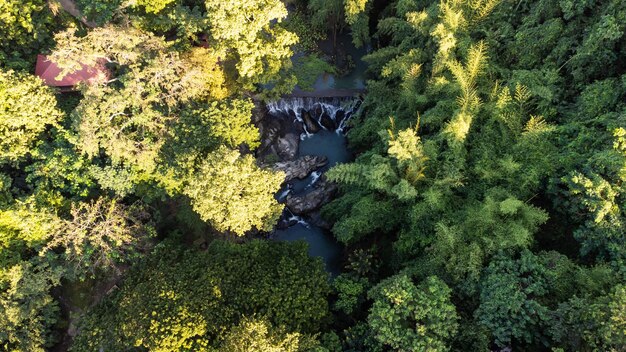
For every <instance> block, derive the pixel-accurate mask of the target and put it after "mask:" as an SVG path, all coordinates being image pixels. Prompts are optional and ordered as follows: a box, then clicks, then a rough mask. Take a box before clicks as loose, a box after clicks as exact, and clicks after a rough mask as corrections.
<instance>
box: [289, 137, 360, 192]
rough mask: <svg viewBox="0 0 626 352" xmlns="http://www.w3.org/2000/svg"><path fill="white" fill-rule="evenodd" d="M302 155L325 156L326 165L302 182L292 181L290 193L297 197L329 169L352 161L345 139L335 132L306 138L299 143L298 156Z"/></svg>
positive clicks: (310, 187) (311, 186)
mask: <svg viewBox="0 0 626 352" xmlns="http://www.w3.org/2000/svg"><path fill="white" fill-rule="evenodd" d="M303 155H319V156H325V157H326V158H327V160H328V164H326V166H324V167H323V168H321V169H319V170H317V172H313V173H311V174H310V175H309V176H308V177H307V178H305V179H303V180H294V181H292V193H293V194H297V195H299V194H302V193H306V191H308V190H310V189H312V188H313V186H314V185H315V182H316V181H318V180H319V177H320V176H321V174H322V173H324V172H326V171H328V169H330V168H331V167H333V166H335V165H337V164H340V163H345V162H348V161H350V160H351V159H352V153H350V151H349V150H348V148H347V140H346V137H345V136H344V135H343V134H341V133H337V132H336V131H326V130H322V131H319V132H317V133H315V134H313V135H311V136H308V137H306V138H305V139H304V140H302V141H301V142H300V148H299V150H298V156H303Z"/></svg>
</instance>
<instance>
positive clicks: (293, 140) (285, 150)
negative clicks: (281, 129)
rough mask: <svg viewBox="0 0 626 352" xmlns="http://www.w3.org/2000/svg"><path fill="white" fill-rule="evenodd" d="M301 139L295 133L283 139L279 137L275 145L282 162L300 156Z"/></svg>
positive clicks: (288, 134)
mask: <svg viewBox="0 0 626 352" xmlns="http://www.w3.org/2000/svg"><path fill="white" fill-rule="evenodd" d="M299 145H300V137H299V136H297V135H296V134H294V133H287V134H285V135H284V136H283V137H278V138H277V139H276V142H275V143H274V147H275V150H276V154H278V156H279V157H280V158H281V160H293V159H295V158H296V155H298V146H299Z"/></svg>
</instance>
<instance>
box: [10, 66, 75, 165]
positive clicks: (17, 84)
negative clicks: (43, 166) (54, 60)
mask: <svg viewBox="0 0 626 352" xmlns="http://www.w3.org/2000/svg"><path fill="white" fill-rule="evenodd" d="M62 117H63V113H62V112H61V111H60V110H59V109H57V107H56V98H55V96H54V91H53V90H52V89H50V88H48V87H46V86H44V85H43V83H42V82H41V80H40V79H39V78H36V77H34V76H31V75H28V74H24V73H18V72H13V71H6V72H4V71H0V164H4V163H15V162H17V161H21V160H23V159H24V158H26V157H27V156H28V155H30V153H31V150H32V148H33V147H34V144H35V142H36V141H37V140H38V139H39V138H41V136H42V134H43V132H45V131H46V130H47V129H48V128H49V127H50V126H54V125H56V124H57V123H58V122H59V120H60V119H61V118H62Z"/></svg>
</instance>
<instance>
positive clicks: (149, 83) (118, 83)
mask: <svg viewBox="0 0 626 352" xmlns="http://www.w3.org/2000/svg"><path fill="white" fill-rule="evenodd" d="M56 38H57V42H58V46H57V48H56V50H55V51H54V52H53V54H52V55H51V57H52V60H54V61H55V62H58V64H59V66H60V67H62V68H63V69H64V70H65V71H64V72H72V71H73V70H76V69H77V68H79V67H80V65H82V64H85V65H95V64H97V63H98V62H99V60H105V61H107V62H109V64H108V65H110V66H112V68H115V70H116V71H117V72H119V73H120V74H119V75H118V76H117V77H116V78H115V79H113V80H112V81H111V82H108V84H105V85H97V84H96V85H91V86H87V87H85V88H84V91H83V94H84V98H83V99H82V100H81V102H80V104H79V105H78V106H77V107H76V109H75V110H74V112H73V113H72V118H73V121H74V129H75V131H76V134H77V138H75V140H76V141H75V143H76V146H77V148H78V149H79V150H80V151H81V152H82V153H84V154H86V155H88V156H89V157H91V158H100V157H101V156H102V154H101V153H102V152H104V154H105V156H106V157H107V158H106V159H105V160H104V163H103V164H104V165H102V168H101V171H100V172H96V173H95V176H98V174H99V173H105V174H106V175H107V176H108V177H96V178H97V179H99V180H107V179H109V180H107V184H105V185H104V186H108V187H105V188H113V189H114V190H116V191H117V192H118V193H119V194H122V195H124V194H125V193H127V192H128V190H129V189H132V187H133V184H137V183H139V182H141V181H145V180H150V179H151V178H154V177H155V170H156V167H157V165H158V162H159V160H160V158H159V155H160V151H161V148H162V146H163V144H164V143H165V142H166V141H167V140H168V138H170V137H171V132H172V128H171V126H172V125H173V124H175V123H176V122H177V120H178V118H179V114H180V111H181V109H182V108H184V104H185V103H189V102H190V101H192V100H194V99H207V98H209V99H215V98H218V99H219V98H223V97H224V96H225V95H227V94H228V93H227V89H226V87H225V82H224V80H225V78H224V74H223V72H222V70H221V68H220V67H219V66H218V65H217V60H218V57H217V55H216V54H215V53H213V52H210V51H208V50H206V49H197V50H193V51H191V52H189V53H186V54H183V55H179V54H178V53H177V52H175V51H173V50H172V48H171V46H170V44H168V43H166V42H165V41H164V40H163V39H161V38H158V37H156V36H154V35H152V34H149V33H144V32H141V31H139V30H135V29H131V28H118V27H111V26H108V27H104V28H97V29H94V30H92V31H90V32H89V33H88V35H87V36H85V37H78V36H76V34H75V31H74V30H68V31H65V32H62V33H60V34H58V35H57V37H56ZM104 83H106V82H104ZM111 179H112V180H118V181H117V182H112V181H111Z"/></svg>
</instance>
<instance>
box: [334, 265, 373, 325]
mask: <svg viewBox="0 0 626 352" xmlns="http://www.w3.org/2000/svg"><path fill="white" fill-rule="evenodd" d="M333 286H334V288H335V291H336V292H337V302H335V305H334V307H333V308H334V309H335V310H337V311H340V312H343V313H345V314H347V315H353V314H354V313H356V312H358V311H359V310H360V309H359V308H360V306H361V305H362V304H363V303H364V301H365V294H366V292H367V289H368V288H369V287H370V285H369V283H368V282H367V280H366V279H362V278H354V277H351V276H350V275H348V274H341V275H339V276H337V277H336V278H335V280H334V281H333Z"/></svg>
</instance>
